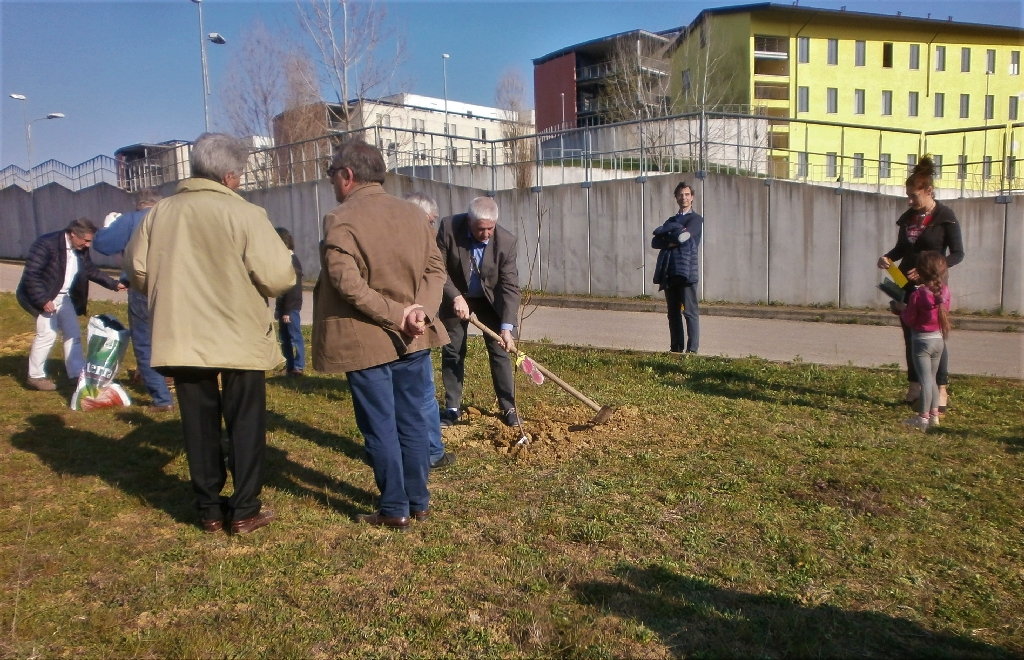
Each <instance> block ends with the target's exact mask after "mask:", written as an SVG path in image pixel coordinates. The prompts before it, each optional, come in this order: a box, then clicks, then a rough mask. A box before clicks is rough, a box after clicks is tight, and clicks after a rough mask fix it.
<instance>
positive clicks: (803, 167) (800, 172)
mask: <svg viewBox="0 0 1024 660" xmlns="http://www.w3.org/2000/svg"><path fill="white" fill-rule="evenodd" d="M809 169H810V167H809V166H808V160H807V152H806V151H801V152H800V153H798V154H797V160H796V175H797V176H799V177H803V178H805V179H806V178H807V171H808V170H809Z"/></svg>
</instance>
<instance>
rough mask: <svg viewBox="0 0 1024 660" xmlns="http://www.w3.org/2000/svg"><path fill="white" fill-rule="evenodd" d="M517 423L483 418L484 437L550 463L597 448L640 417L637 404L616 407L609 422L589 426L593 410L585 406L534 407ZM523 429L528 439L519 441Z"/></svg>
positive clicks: (516, 455) (516, 454) (514, 453)
mask: <svg viewBox="0 0 1024 660" xmlns="http://www.w3.org/2000/svg"><path fill="white" fill-rule="evenodd" d="M532 412H533V414H531V415H530V416H528V417H526V418H524V419H523V427H522V432H520V429H519V427H518V426H513V427H508V426H505V425H504V424H502V423H501V422H500V421H498V420H497V419H493V418H486V423H487V424H488V429H487V430H486V432H485V437H486V438H487V440H488V441H489V442H490V443H491V445H492V446H493V447H494V450H495V451H496V452H497V453H499V454H502V455H506V456H510V457H512V458H513V459H514V460H516V461H523V462H527V463H535V464H550V463H558V462H561V461H565V460H568V459H570V458H572V457H574V456H576V455H577V454H579V453H580V452H582V451H585V450H588V449H596V448H600V446H601V444H602V443H603V442H604V441H605V440H606V438H607V437H608V436H610V435H620V434H623V433H627V432H629V431H632V430H635V429H636V427H637V425H638V421H639V418H640V412H639V410H638V409H637V408H635V407H632V406H627V407H625V408H623V409H620V410H617V411H616V412H615V414H614V415H613V416H612V419H611V420H609V422H608V423H606V424H602V425H601V426H591V425H590V424H589V423H588V422H589V421H590V419H591V418H592V413H591V411H590V410H589V409H585V408H550V409H549V408H541V407H538V408H535V409H534V410H533V411H532ZM523 433H525V435H526V437H527V438H528V441H527V442H525V443H520V438H521V437H523Z"/></svg>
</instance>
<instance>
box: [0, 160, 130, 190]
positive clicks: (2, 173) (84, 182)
mask: <svg viewBox="0 0 1024 660" xmlns="http://www.w3.org/2000/svg"><path fill="white" fill-rule="evenodd" d="M117 173H118V169H117V161H115V160H114V159H113V158H111V157H110V156H96V157H95V158H92V159H90V160H87V161H85V162H84V163H80V164H78V165H75V166H74V167H72V166H70V165H65V164H64V163H62V162H60V161H58V160H48V161H46V162H45V163H40V164H39V165H36V166H35V167H33V168H32V169H31V170H23V169H21V168H20V167H18V166H17V165H8V166H7V167H5V168H4V169H3V170H0V188H7V187H10V186H18V187H20V188H23V189H24V190H33V189H34V188H39V187H40V186H45V185H47V184H49V183H57V184H60V185H61V186H63V187H65V188H67V189H68V190H76V191H77V190H82V189H83V188H88V187H89V186H94V185H96V184H97V183H108V184H110V185H112V186H117V185H119V181H118V176H117Z"/></svg>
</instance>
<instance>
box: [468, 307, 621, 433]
mask: <svg viewBox="0 0 1024 660" xmlns="http://www.w3.org/2000/svg"><path fill="white" fill-rule="evenodd" d="M469 322H470V323H472V324H473V325H475V326H476V327H478V328H480V330H481V332H483V333H484V334H485V335H487V336H488V337H490V338H491V339H495V340H497V341H499V342H500V341H501V337H499V336H498V335H497V334H496V333H495V332H494V331H493V330H491V329H490V328H488V327H487V326H486V325H484V324H483V323H481V322H480V320H479V319H477V317H476V314H471V315H470V317H469ZM513 353H515V354H516V355H518V354H519V350H518V349H516V350H514V351H513ZM530 359H531V360H533V358H530ZM533 366H535V367H536V368H537V370H538V371H540V372H541V373H542V374H544V377H545V378H547V379H548V380H551V381H553V382H554V383H555V385H558V386H559V387H561V388H562V389H563V390H565V391H566V392H568V393H569V394H571V395H572V396H574V397H575V398H576V399H577V400H578V401H580V402H581V403H583V404H584V405H585V406H587V407H588V408H590V409H591V410H593V411H594V412H596V413H597V414H596V415H594V417H593V419H591V420H590V421H589V422H587V424H588V425H589V426H598V425H600V424H604V423H605V422H607V421H608V420H609V419H611V417H612V413H614V412H615V409H614V408H612V407H611V406H602V405H600V404H598V403H596V402H594V401H593V400H592V399H590V398H589V397H588V396H587V395H585V394H583V393H582V392H580V391H579V390H577V389H576V388H575V387H573V386H572V385H570V384H569V383H567V382H565V381H564V380H562V379H561V378H559V377H558V376H556V375H555V374H553V373H551V372H550V371H548V370H547V369H545V368H544V367H543V366H542V365H541V364H540V363H539V362H537V361H536V360H533Z"/></svg>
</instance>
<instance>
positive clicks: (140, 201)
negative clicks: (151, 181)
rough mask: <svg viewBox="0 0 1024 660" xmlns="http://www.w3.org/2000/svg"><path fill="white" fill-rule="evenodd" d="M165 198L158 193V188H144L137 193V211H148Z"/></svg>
mask: <svg viewBox="0 0 1024 660" xmlns="http://www.w3.org/2000/svg"><path fill="white" fill-rule="evenodd" d="M163 198H164V197H163V195H161V194H160V193H158V192H157V191H156V188H143V189H142V190H140V191H138V192H136V193H135V210H136V211H141V210H142V209H148V208H149V207H150V206H153V205H154V204H156V203H157V202H159V201H160V200H161V199H163Z"/></svg>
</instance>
